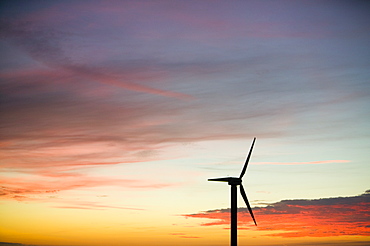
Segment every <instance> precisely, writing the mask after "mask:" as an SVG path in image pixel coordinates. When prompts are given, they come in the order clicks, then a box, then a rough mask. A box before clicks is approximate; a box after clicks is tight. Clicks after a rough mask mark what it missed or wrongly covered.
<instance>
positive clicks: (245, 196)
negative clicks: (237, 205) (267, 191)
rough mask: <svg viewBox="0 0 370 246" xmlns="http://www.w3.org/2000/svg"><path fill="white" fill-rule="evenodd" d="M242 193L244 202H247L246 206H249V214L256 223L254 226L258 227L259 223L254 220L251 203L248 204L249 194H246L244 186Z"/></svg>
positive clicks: (241, 188) (241, 189) (241, 187)
mask: <svg viewBox="0 0 370 246" xmlns="http://www.w3.org/2000/svg"><path fill="white" fill-rule="evenodd" d="M240 193H241V194H242V197H243V198H244V201H245V204H247V207H248V210H249V213H250V214H251V216H252V219H253V221H254V224H255V225H256V226H257V222H256V220H255V218H254V215H253V212H252V208H251V205H249V202H248V198H247V194H245V190H244V188H243V185H240Z"/></svg>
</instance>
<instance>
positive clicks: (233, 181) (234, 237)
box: [208, 138, 257, 246]
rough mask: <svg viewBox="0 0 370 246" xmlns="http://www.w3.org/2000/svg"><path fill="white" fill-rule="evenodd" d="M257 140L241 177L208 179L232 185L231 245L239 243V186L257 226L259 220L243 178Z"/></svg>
mask: <svg viewBox="0 0 370 246" xmlns="http://www.w3.org/2000/svg"><path fill="white" fill-rule="evenodd" d="M255 141H256V138H254V139H253V143H252V146H251V149H250V150H249V154H248V156H247V159H246V161H245V164H244V167H243V170H242V172H241V173H240V176H239V178H237V177H224V178H215V179H208V181H219V182H228V184H229V185H230V186H231V227H230V229H231V233H230V245H231V246H237V244H238V234H237V230H238V205H237V199H236V198H237V188H236V187H237V186H238V185H239V187H240V193H241V195H242V197H243V199H244V201H245V204H246V205H247V207H248V210H249V213H250V214H251V216H252V219H253V221H254V224H255V225H256V226H257V222H256V220H255V218H254V215H253V212H252V208H251V206H250V205H249V202H248V198H247V194H246V193H245V190H244V188H243V185H242V178H243V176H244V174H245V171H246V170H247V166H248V162H249V159H250V157H251V154H252V150H253V146H254V142H255Z"/></svg>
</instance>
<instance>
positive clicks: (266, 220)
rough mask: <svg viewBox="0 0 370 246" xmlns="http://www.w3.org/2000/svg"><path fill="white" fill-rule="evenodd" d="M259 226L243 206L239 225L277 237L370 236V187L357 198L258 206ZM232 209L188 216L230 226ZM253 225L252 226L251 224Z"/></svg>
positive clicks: (305, 200)
mask: <svg viewBox="0 0 370 246" xmlns="http://www.w3.org/2000/svg"><path fill="white" fill-rule="evenodd" d="M253 212H254V215H255V217H256V219H257V222H258V227H257V228H254V227H252V222H251V218H250V215H249V212H248V209H247V208H240V209H239V215H238V222H239V226H240V227H241V228H243V229H247V230H259V231H268V232H270V233H268V234H265V235H266V236H277V237H335V236H344V235H356V236H369V235H370V229H369V228H370V224H369V217H370V190H368V191H366V192H365V193H364V194H362V195H359V196H353V197H333V198H321V199H314V200H307V199H299V200H282V201H280V202H276V203H272V204H269V205H268V206H266V207H254V208H253ZM229 213H230V209H217V210H209V211H205V212H201V213H197V214H189V215H184V216H185V217H189V218H202V219H211V220H214V221H213V222H206V223H204V224H202V225H203V226H213V225H225V226H226V225H229V223H230V219H229V217H230V215H229ZM248 225H249V226H248Z"/></svg>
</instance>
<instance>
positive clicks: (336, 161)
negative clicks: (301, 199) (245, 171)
mask: <svg viewBox="0 0 370 246" xmlns="http://www.w3.org/2000/svg"><path fill="white" fill-rule="evenodd" d="M348 162H351V161H349V160H326V161H303V162H253V164H255V165H311V164H332V163H348Z"/></svg>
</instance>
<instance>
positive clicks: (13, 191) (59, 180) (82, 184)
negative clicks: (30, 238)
mask: <svg viewBox="0 0 370 246" xmlns="http://www.w3.org/2000/svg"><path fill="white" fill-rule="evenodd" d="M0 181H1V191H0V197H1V198H2V199H15V200H45V198H46V199H47V196H49V195H50V194H53V193H60V192H63V191H67V190H74V189H83V188H91V187H100V186H117V187H128V188H145V189H158V188H164V187H168V186H172V185H173V184H168V183H150V182H148V181H141V180H132V179H119V178H112V177H91V176H84V175H82V174H80V175H76V176H71V175H69V174H66V175H65V176H62V175H60V176H58V177H51V178H50V177H41V176H33V177H23V178H15V177H13V178H1V179H0Z"/></svg>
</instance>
